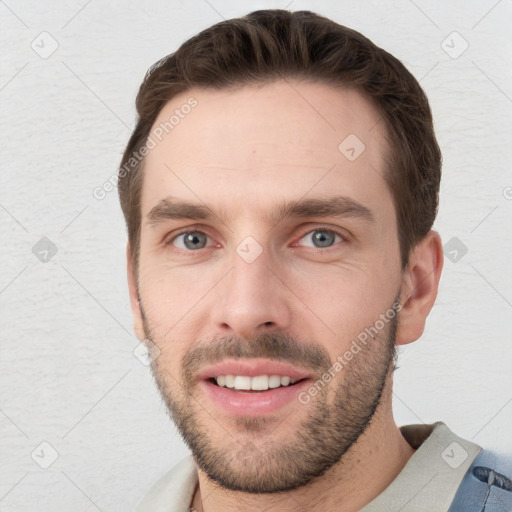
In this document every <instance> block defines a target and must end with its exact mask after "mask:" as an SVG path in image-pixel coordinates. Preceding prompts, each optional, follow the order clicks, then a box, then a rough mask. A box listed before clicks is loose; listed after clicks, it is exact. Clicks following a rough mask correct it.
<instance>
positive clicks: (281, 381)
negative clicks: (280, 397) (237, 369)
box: [215, 375, 297, 391]
mask: <svg viewBox="0 0 512 512" xmlns="http://www.w3.org/2000/svg"><path fill="white" fill-rule="evenodd" d="M215 380H216V382H217V384H218V385H219V386H221V387H227V388H232V389H240V390H244V391H249V390H253V391H266V390H267V389H274V388H278V387H280V386H289V385H290V384H295V382H297V381H296V380H295V379H292V378H290V377H288V376H287V375H283V376H281V375H258V376H257V377H247V376H246V375H219V376H218V377H216V378H215Z"/></svg>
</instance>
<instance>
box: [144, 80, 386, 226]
mask: <svg viewBox="0 0 512 512" xmlns="http://www.w3.org/2000/svg"><path fill="white" fill-rule="evenodd" d="M190 105H194V106H193V107H190ZM385 135H386V133H385V128H384V123H383V122H381V119H380V116H379V113H378V111H377V110H376V109H375V108H374V107H373V106H372V105H371V104H370V102H369V101H368V100H367V99H365V98H364V97H363V96H362V95H361V94H360V93H358V92H357V91H354V90H350V89H338V88H334V87H332V86H329V85H326V84H323V83H303V82H295V81H291V80H286V81H285V80H279V81H276V82H271V83H267V84H264V85H258V86H256V85H250V86H243V87H239V88H237V89H221V90H214V89H191V90H189V91H187V92H185V93H182V94H180V95H178V96H176V97H174V98H173V99H172V100H170V101H169V102H168V103H167V104H166V105H165V106H164V108H163V109H162V111H161V112H160V114H159V115H158V117H157V119H156V121H155V123H154V124H153V127H152V131H151V135H150V137H151V138H152V139H153V140H152V145H154V147H153V149H151V151H150V152H149V154H148V155H147V156H146V158H145V163H144V173H145V176H144V180H143V191H142V213H143V216H145V215H147V213H148V212H149V211H150V210H151V208H152V207H154V206H155V204H156V203H158V201H159V200H161V199H162V198H164V197H165V196H166V195H172V196H174V197H181V198H183V199H187V200H193V201H194V202H198V201H199V202H203V203H205V204H208V205H216V204H217V205H219V206H220V207H222V208H229V204H236V202H238V203H237V207H238V208H239V209H240V207H241V206H242V204H243V205H244V206H245V208H244V211H248V209H250V206H254V207H260V208H262V207H263V206H265V204H266V203H267V202H268V204H269V205H270V204H271V202H272V200H273V199H279V200H283V199H288V200H289V199H297V198H299V197H303V196H305V195H307V194H308V193H311V194H313V195H329V194H332V193H333V192H336V195H340V194H343V195H348V196H351V197H354V196H355V198H356V199H357V200H358V201H360V202H362V203H365V202H366V203H372V202H374V201H380V202H383V203H387V206H388V207H389V205H390V204H391V203H392V201H391V196H390V193H389V191H388V189H387V186H386V184H385V181H384V179H383V176H384V173H385V170H386V155H387V153H388V148H387V143H386V137H385ZM238 213H239V214H240V213H242V212H240V211H239V212H238Z"/></svg>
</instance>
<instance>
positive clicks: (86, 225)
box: [0, 0, 512, 512]
mask: <svg viewBox="0 0 512 512" xmlns="http://www.w3.org/2000/svg"><path fill="white" fill-rule="evenodd" d="M287 5H288V6H289V8H290V9H293V10H300V9H309V10H314V11H316V12H318V13H320V14H324V15H326V16H329V17H331V18H333V19H334V20H336V21H338V22H339V23H342V24H345V25H347V26H350V27H352V28H355V29H357V30H360V31H361V32H363V33H364V34H365V35H367V36H368V37H370V38H371V39H372V40H373V41H374V42H375V43H377V44H378V45H380V46H382V47H384V48H385V49H387V50H388V51H390V52H391V53H393V54H395V55H396V56H397V57H398V58H400V59H401V60H402V61H403V62H404V63H405V64H406V65H407V66H408V68H409V69H410V70H411V71H412V72H413V73H414V75H415V76H416V77H417V78H418V79H419V80H420V81H421V84H422V86H423V87H424V89H425V90H426V92H427V94H428V96H429V98H430V101H431V105H432V109H433V113H434V117H435V121H436V131H437V135H438V139H439V143H440V145H441V148H442V150H443V154H444V167H443V173H444V174H443V183H442V188H441V206H440V212H439V218H438V221H437V223H436V229H437V230H439V231H440V233H441V235H442V237H443V240H444V242H445V243H447V242H448V241H450V240H451V239H452V238H453V237H456V240H452V242H450V243H451V244H455V245H453V247H452V246H450V247H451V248H450V249H449V251H453V250H454V249H455V250H456V251H458V252H457V253H456V255H457V258H458V261H456V262H452V261H450V260H449V259H447V260H446V263H445V269H444V273H443V277H442V282H441V288H440V294H439V297H438V300H437V304H436V305H435V307H434V309H433V311H432V314H431V316H430V319H429V322H428V325H427V328H426V331H425V334H424V336H423V337H422V339H421V340H420V341H418V342H416V343H414V344H412V345H410V346H408V347H406V348H405V349H404V350H403V351H402V356H401V361H400V368H399V370H398V371H397V373H396V376H395V402H394V405H395V412H396V418H397V422H398V424H406V423H419V422H426V423H429V422H433V421H437V420H442V421H444V422H446V423H447V424H448V426H449V427H450V428H451V429H452V430H454V431H455V432H456V433H458V434H459V435H461V436H463V437H466V438H468V439H472V440H473V441H475V442H477V443H479V444H480V445H483V446H485V447H487V448H490V449H493V450H497V451H499V452H500V453H501V454H506V455H508V456H510V455H512V439H511V435H510V432H511V431H512V429H511V426H512V376H511V372H510V369H511V368H512V336H511V334H512V325H511V312H512V285H511V274H512V266H511V264H510V256H511V254H512V224H511V222H510V220H511V218H512V215H511V214H512V172H511V165H510V162H511V160H512V158H511V157H512V135H511V134H512V131H511V128H512V126H511V125H512V121H511V120H512V116H511V113H512V56H511V46H512V45H511V44H510V39H509V37H510V35H509V32H508V31H509V27H510V26H511V24H512V1H511V0H501V1H495V0H493V1H483V0H481V1H471V2H468V1H462V0H459V1H452V2H441V1H438V2H427V1H423V0H415V1H414V2H413V1H410V0H403V1H395V2H378V1H372V2H368V1H366V2H356V1H332V2H329V1H317V2H312V1H309V2H308V1H300V0H295V1H293V2H289V0H286V1H247V2H235V1H221V0H209V1H206V0H204V1H203V0H194V1H189V2H186V1H184V0H182V1H178V0H175V1H171V2H164V1H149V2H142V1H131V2H121V1H112V2H100V1H99V0H92V1H91V0H89V1H86V0H79V1H65V2H58V3H57V2H36V1H31V2H29V1H20V2H15V1H14V0H7V1H0V16H1V24H2V31H1V35H0V37H1V40H2V67H1V71H0V101H1V111H2V114H1V127H2V129H1V136H2V139H1V146H0V147H1V158H0V161H1V163H2V172H1V174H0V234H1V240H2V244H1V249H2V251H1V265H0V308H1V316H0V333H1V356H0V450H1V451H0V510H1V511H3V512H11V511H16V512H20V511H31V512H33V511H34V510H38V511H52V512H55V511H69V510H73V511H75V512H85V511H94V510H101V511H104V512H107V511H112V512H114V511H123V512H125V511H127V510H132V509H133V508H134V506H135V504H136V503H137V502H138V501H139V500H140V499H141V498H142V496H143V495H144V493H145V492H146V491H147V490H148V488H149V487H150V485H151V484H152V483H153V482H154V481H155V480H156V479H157V478H158V477H160V476H161V475H162V474H163V473H164V472H165V471H166V470H168V469H169V468H170V467H171V466H172V465H173V464H174V463H175V462H176V461H178V460H179V459H181V458H182V457H183V456H185V455H186V454H187V450H186V448H185V447H184V445H183V444H182V442H181V440H180V438H179V436H178V435H177V433H176V431H175V429H174V427H173V425H172V424H171V422H170V420H169V419H168V417H167V416H166V413H165V409H164V407H163V405H162V404H161V402H160V399H159V396H158V394H157V392H156V390H155V387H154V384H153V381H152V377H151V375H150V371H149V368H148V367H147V366H144V364H142V363H141V362H140V361H139V359H137V358H136V357H135V355H134V354H133V350H134V349H135V348H136V347H137V346H138V341H137V339H136V338H135V336H134V335H133V333H132V321H131V313H130V309H129V302H128V294H127V286H126V282H125V259H124V251H125V243H126V235H125V228H124V225H123V219H122V216H121V213H120V208H119V206H118V200H117V193H116V191H115V190H114V191H112V192H110V193H108V194H107V196H106V197H105V199H103V200H101V201H100V200H96V199H95V198H94V197H93V195H92V191H93V189H94V188H95V187H97V186H101V185H102V184H103V183H104V182H105V181H106V180H108V179H109V178H110V177H111V176H112V175H113V174H115V172H116V167H117V165H118V163H119V160H120V156H121V153H122V151H123V149H124V146H125V144H126V142H127V140H128V137H129V135H130V133H131V129H132V127H133V126H134V119H135V114H134V99H135V95H136V92H137V90H138V87H139V84H140V82H141V80H142V78H143V75H144V73H145V72H146V70H147V68H148V67H149V66H150V65H151V64H153V63H154V62H155V61H156V60H158V59H160V58H161V57H163V56H164V55H167V54H168V53H170V52H172V51H174V50H175V49H176V48H177V47H178V45H179V44H180V43H182V42H183V41H184V40H185V39H187V38H188V37H190V36H192V35H194V34H195V33H197V32H198V31H199V30H201V29H203V28H206V27H207V26H210V25H212V24H213V23H216V22H218V21H221V20H222V19H223V18H230V17H234V16H239V15H243V14H246V13H248V12H250V11H252V10H255V9H260V8H271V7H274V8H276V7H281V8H284V7H286V6H287ZM44 31H46V32H48V33H49V34H50V35H49V36H48V35H40V34H41V33H42V32H44ZM454 31H456V32H457V34H455V35H454V34H452V32H454ZM53 40H55V41H56V42H57V43H58V48H57V49H56V50H55V51H54V53H53V54H52V55H50V56H47V58H42V56H44V57H46V55H45V54H44V52H48V51H49V50H51V48H52V44H55V43H53ZM443 41H444V43H443ZM466 42H467V44H468V45H469V46H468V48H467V49H466V50H465V51H464V52H463V53H461V51H462V50H464V48H465V45H466ZM33 48H34V49H33ZM36 50H37V51H36ZM445 50H446V51H445ZM38 52H39V53H38ZM447 52H448V53H447ZM459 54H460V55H459ZM41 55H42V56H41ZM455 57H456V58H455ZM42 237H47V238H48V239H49V240H50V241H51V243H52V244H54V245H55V247H56V249H57V253H56V254H55V255H52V253H51V252H49V253H44V250H45V246H44V243H43V242H41V243H43V246H37V247H36V250H35V252H36V253H37V252H38V251H40V252H39V254H34V253H33V247H34V245H35V244H36V243H37V242H38V241H39V240H40V239H41V238H42ZM46 243H48V242H46ZM457 244H458V245H457ZM461 244H464V247H466V248H467V253H466V254H464V255H463V256H462V257H461V255H462V253H463V252H462V250H461V248H463V247H462V245H461ZM41 247H43V248H42V249H41ZM46 249H47V247H46ZM454 256H455V253H453V252H452V254H451V255H450V257H452V258H453V257H454ZM40 258H42V259H43V260H44V259H45V258H46V259H48V261H46V262H45V261H41V260H40ZM43 442H45V443H49V445H48V444H43V445H41V444H40V443H43ZM56 452H58V458H57V459H56V460H55V461H53V459H54V458H55V453H56ZM52 461H53V463H52V464H51V465H50V466H49V467H48V469H43V467H41V466H47V465H48V464H50V463H51V462H52Z"/></svg>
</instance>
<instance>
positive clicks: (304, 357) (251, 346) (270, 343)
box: [182, 334, 332, 382]
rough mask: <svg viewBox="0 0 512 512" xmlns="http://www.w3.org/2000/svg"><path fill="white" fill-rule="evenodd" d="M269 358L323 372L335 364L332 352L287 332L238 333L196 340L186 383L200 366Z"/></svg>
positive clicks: (187, 359)
mask: <svg viewBox="0 0 512 512" xmlns="http://www.w3.org/2000/svg"><path fill="white" fill-rule="evenodd" d="M242 358H243V359H255V358H265V359H272V360H275V361H280V362H284V363H289V364H292V365H294V366H297V367H301V368H304V369H307V370H308V371H310V372H313V373H314V374H319V375H321V374H323V373H324V372H326V371H327V370H328V369H329V368H330V367H331V364H332V363H331V360H330V357H329V353H328V352H327V350H326V349H324V348H323V347H321V346H318V345H314V344H312V343H299V342H297V341H296V340H295V339H294V338H292V337H291V336H288V335H286V334H263V335H261V336H258V337H257V338H254V339H251V340H248V339H240V338H237V337H234V336H225V337H220V338H215V339H214V340H212V341H209V342H206V343H196V344H195V345H194V346H193V348H191V349H190V350H189V352H188V353H187V354H186V355H185V357H184V358H183V366H182V371H183V377H184V382H191V381H192V379H193V378H194V376H195V375H196V374H197V372H198V371H199V369H200V368H201V367H203V366H205V365H209V364H215V363H218V362H220V361H223V360H225V359H242Z"/></svg>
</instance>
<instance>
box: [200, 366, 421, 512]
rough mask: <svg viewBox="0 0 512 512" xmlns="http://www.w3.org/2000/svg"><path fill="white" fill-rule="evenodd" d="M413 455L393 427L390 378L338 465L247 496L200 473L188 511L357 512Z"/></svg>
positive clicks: (383, 487)
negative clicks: (285, 487) (287, 486)
mask: <svg viewBox="0 0 512 512" xmlns="http://www.w3.org/2000/svg"><path fill="white" fill-rule="evenodd" d="M413 453H414V450H413V448H411V446H410V445H409V444H408V443H407V441H406V440H405V439H404V438H403V436H402V434H401V433H400V430H399V429H398V427H397V426H396V424H395V422H394V419H393V415H392V409H391V376H390V378H389V379H388V382H387V384H386V387H385V389H384V393H383V395H382V399H381V402H380V405H379V407H378V408H377V411H376V412H375V415H374V417H373V418H372V421H371V424H370V426H369V427H368V428H367V429H366V431H365V432H364V433H363V434H362V435H361V437H360V438H359V439H358V440H357V442H356V443H354V445H353V446H352V447H351V448H350V450H349V451H348V452H347V453H346V454H345V455H344V456H343V458H342V460H340V461H339V462H338V463H337V464H335V465H334V466H333V467H332V468H330V469H329V470H328V471H327V472H326V473H324V475H322V476H320V477H318V478H316V479H314V480H312V481H311V482H310V483H309V484H307V485H306V486H304V487H301V488H298V489H293V490H291V491H286V492H283V493H279V494H248V493H244V492H239V491H237V492H233V491H229V490H226V489H224V488H222V487H219V486H218V485H217V484H216V483H215V482H212V481H211V480H210V479H209V478H208V477H207V476H206V474H205V473H203V472H202V471H201V470H199V471H198V477H199V484H198V487H197V488H196V492H195V495H194V498H193V500H192V503H191V508H192V510H194V511H197V512H221V511H222V512H234V511H237V512H239V511H240V510H244V511H245V512H253V511H254V512H256V511H261V510H265V511H268V512H277V511H279V512H295V511H296V510H297V507H298V506H299V509H301V510H303V509H304V510H308V511H310V512H320V511H322V512H331V511H336V512H356V511H358V510H360V509H361V508H362V507H364V506H365V505H367V504H368V503H369V502H371V501H372V500H373V499H374V498H375V497H377V496H378V495H379V494H380V493H381V492H382V491H383V490H384V489H385V488H386V487H388V485H389V484H390V483H391V482H392V481H393V480H394V479H395V478H396V476H397V475H398V474H399V473H400V471H401V470H402V469H403V467H404V466H405V464H406V463H407V461H408V460H409V459H410V457H411V456H412V455H413Z"/></svg>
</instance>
